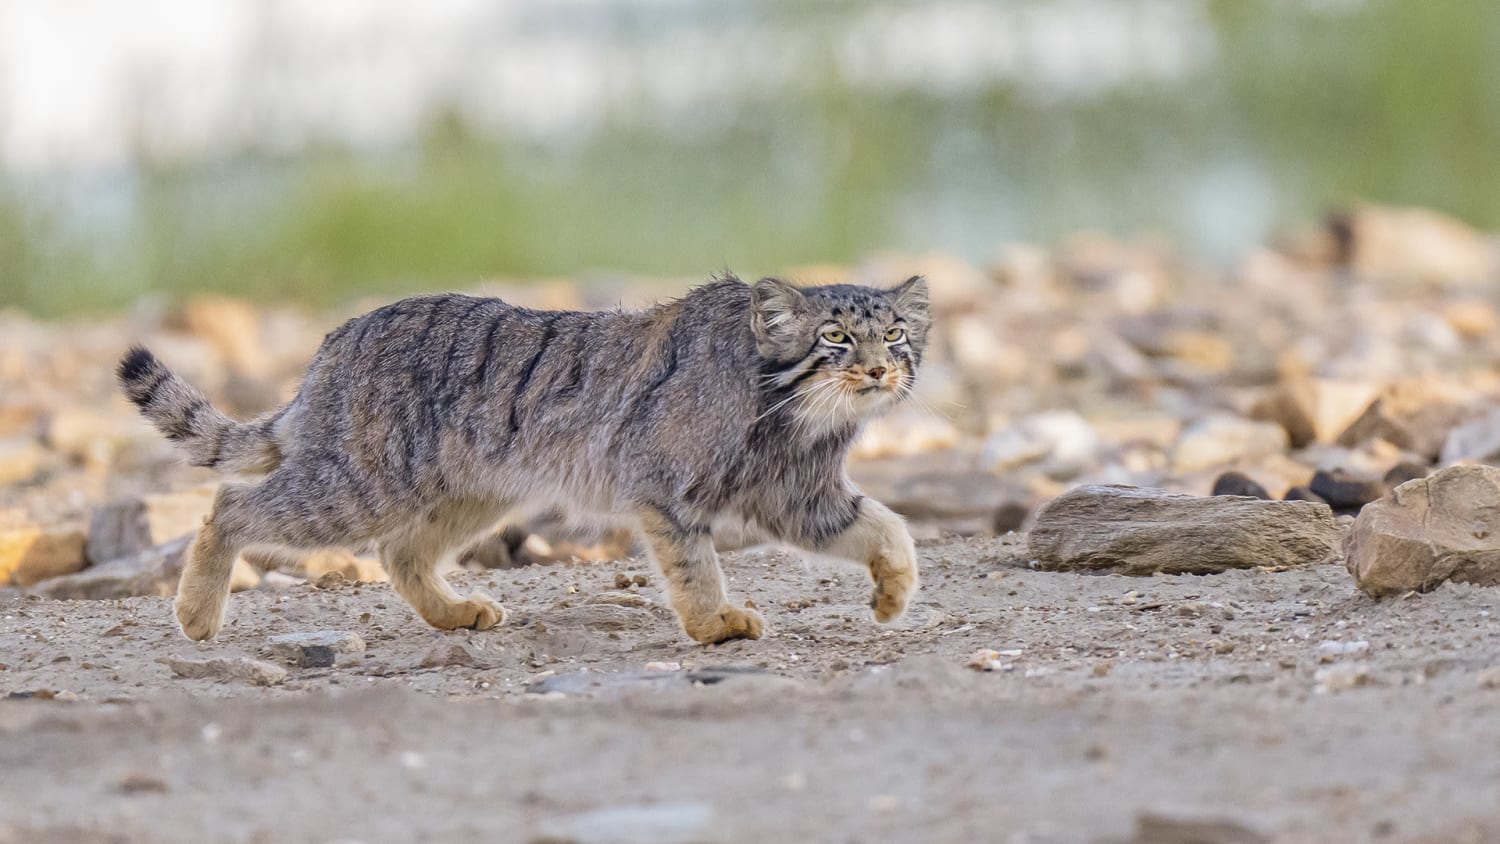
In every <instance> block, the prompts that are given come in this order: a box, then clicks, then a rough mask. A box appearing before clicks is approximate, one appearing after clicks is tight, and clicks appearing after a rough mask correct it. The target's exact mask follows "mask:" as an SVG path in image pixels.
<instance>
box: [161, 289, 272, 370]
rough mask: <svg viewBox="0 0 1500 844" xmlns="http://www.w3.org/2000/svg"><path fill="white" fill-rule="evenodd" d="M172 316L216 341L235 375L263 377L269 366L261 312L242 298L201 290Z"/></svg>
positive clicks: (186, 328) (187, 328) (177, 321)
mask: <svg viewBox="0 0 1500 844" xmlns="http://www.w3.org/2000/svg"><path fill="white" fill-rule="evenodd" d="M174 317H175V319H174V320H173V321H174V322H175V323H176V324H178V325H180V326H181V327H182V328H183V329H185V330H186V331H187V332H188V333H189V334H193V335H194V336H197V337H200V338H202V339H203V340H204V341H206V342H208V343H210V344H212V345H213V347H214V348H215V349H217V350H218V352H219V354H220V355H222V356H223V358H224V360H225V362H226V363H228V364H229V366H230V369H231V370H232V371H233V372H234V374H235V375H237V376H241V377H247V378H263V377H265V376H266V375H267V374H268V372H269V370H270V362H269V359H268V357H267V355H266V352H265V348H266V344H265V343H264V342H262V340H261V326H260V313H259V311H258V309H257V308H256V307H255V306H254V305H252V304H250V303H249V302H247V301H245V300H243V299H234V298H230V297H227V296H214V295H205V294H199V295H195V296H193V297H192V298H190V299H188V300H187V301H186V302H184V303H183V305H182V307H181V308H180V309H179V311H178V313H176V314H175V315H174Z"/></svg>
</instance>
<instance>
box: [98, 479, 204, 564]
mask: <svg viewBox="0 0 1500 844" xmlns="http://www.w3.org/2000/svg"><path fill="white" fill-rule="evenodd" d="M215 492H216V491H215V489H213V488H203V489H196V490H190V491H186V492H166V493H153V494H150V495H143V496H140V497H137V498H128V499H125V500H123V501H117V502H115V503H113V504H106V505H104V506H103V507H98V508H95V510H94V512H93V515H92V517H91V518H90V519H89V539H88V551H87V553H88V559H89V562H91V563H93V564H94V565H99V564H101V563H107V562H109V561H111V560H116V559H119V558H121V557H128V556H130V555H132V554H136V553H139V552H141V551H145V550H147V549H150V548H155V547H157V546H159V545H164V544H166V543H167V542H170V541H171V540H174V539H178V538H181V537H184V536H191V535H193V534H196V533H197V532H198V528H200V527H202V526H203V520H204V519H206V518H207V517H208V514H209V513H210V511H212V509H213V503H214V495H215Z"/></svg>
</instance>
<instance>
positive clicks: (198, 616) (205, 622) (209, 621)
mask: <svg viewBox="0 0 1500 844" xmlns="http://www.w3.org/2000/svg"><path fill="white" fill-rule="evenodd" d="M224 603H225V599H224V598H213V599H209V600H205V599H203V598H195V597H192V596H190V595H187V594H184V593H179V594H178V595H177V604H176V611H177V624H178V626H179V627H181V628H182V635H184V636H186V637H188V638H189V639H192V640H193V641H195V642H203V641H207V640H209V639H212V638H213V637H215V636H217V635H219V629H220V628H222V627H223V626H224Z"/></svg>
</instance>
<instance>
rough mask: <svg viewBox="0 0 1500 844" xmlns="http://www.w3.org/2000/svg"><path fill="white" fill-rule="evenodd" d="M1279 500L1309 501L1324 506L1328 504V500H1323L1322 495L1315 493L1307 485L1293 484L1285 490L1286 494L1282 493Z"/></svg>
mask: <svg viewBox="0 0 1500 844" xmlns="http://www.w3.org/2000/svg"><path fill="white" fill-rule="evenodd" d="M1281 500H1282V501H1311V502H1312V503H1314V504H1322V505H1323V506H1325V507H1326V506H1328V502H1327V501H1324V500H1323V496H1321V495H1319V494H1317V493H1316V492H1313V491H1312V489H1311V488H1309V487H1307V486H1294V487H1292V488H1291V489H1289V490H1287V491H1286V495H1283V496H1282V497H1281ZM1330 509H1331V508H1330Z"/></svg>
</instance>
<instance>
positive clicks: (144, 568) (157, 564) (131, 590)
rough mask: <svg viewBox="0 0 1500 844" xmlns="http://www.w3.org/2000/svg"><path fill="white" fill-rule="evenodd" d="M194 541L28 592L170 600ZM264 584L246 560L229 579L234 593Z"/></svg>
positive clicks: (159, 548)
mask: <svg viewBox="0 0 1500 844" xmlns="http://www.w3.org/2000/svg"><path fill="white" fill-rule="evenodd" d="M192 541H193V538H192V537H190V536H184V537H179V538H177V539H174V540H172V541H171V542H166V543H163V544H162V545H159V546H157V547H155V548H147V549H145V550H144V551H138V552H136V553H134V554H131V555H129V556H126V557H118V558H116V559H113V560H110V561H109V562H107V563H102V564H100V565H96V566H90V567H88V568H86V569H84V570H82V571H79V572H77V573H75V574H68V575H63V576H61V577H53V578H50V579H47V580H44V581H41V582H39V583H36V584H35V585H33V586H32V587H31V589H30V590H28V591H30V592H31V593H32V594H36V595H45V596H47V597H49V598H55V599H58V600H67V601H85V600H111V599H116V598H136V597H142V596H150V595H155V596H158V597H169V596H171V595H174V594H176V592H177V581H178V579H179V578H181V577H182V566H183V562H184V558H185V556H186V554H187V550H188V548H189V546H190V545H191V544H192ZM260 581H261V577H260V574H259V573H258V572H256V570H255V569H254V568H252V567H251V566H250V565H248V564H247V563H246V562H245V561H244V560H235V562H234V570H233V572H232V573H231V574H230V579H229V589H230V591H231V592H243V591H245V590H247V589H254V588H256V587H257V586H259V585H260Z"/></svg>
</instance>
